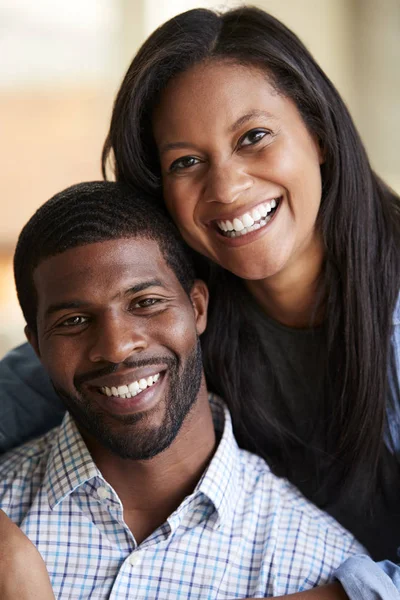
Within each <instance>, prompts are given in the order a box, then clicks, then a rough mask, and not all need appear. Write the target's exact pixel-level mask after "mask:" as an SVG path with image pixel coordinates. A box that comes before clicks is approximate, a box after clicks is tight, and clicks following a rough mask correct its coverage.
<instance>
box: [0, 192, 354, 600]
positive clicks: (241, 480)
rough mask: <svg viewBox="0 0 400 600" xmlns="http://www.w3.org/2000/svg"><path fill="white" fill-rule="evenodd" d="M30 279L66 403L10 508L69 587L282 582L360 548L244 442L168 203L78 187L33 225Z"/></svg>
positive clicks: (320, 570) (1, 468) (17, 465)
mask: <svg viewBox="0 0 400 600" xmlns="http://www.w3.org/2000/svg"><path fill="white" fill-rule="evenodd" d="M15 277H16V284H17V291H18V296H19V300H20V303H21V307H22V310H23V312H24V316H25V318H26V322H27V327H26V334H27V337H28V339H29V341H30V343H31V345H32V346H33V348H34V350H35V352H36V353H37V355H38V356H39V357H40V360H41V361H42V363H43V365H44V366H45V368H46V370H47V372H48V374H49V375H50V378H51V381H52V383H53V386H54V388H55V390H56V391H57V393H58V395H59V396H60V397H61V398H62V400H63V402H64V404H65V406H66V407H67V414H66V416H65V418H64V421H63V423H62V425H61V426H60V427H58V428H56V429H55V430H53V431H51V432H50V433H48V434H46V435H45V436H43V437H42V438H39V439H37V440H35V441H33V442H29V443H28V444H25V445H24V446H22V447H20V448H19V449H17V450H14V451H12V452H10V453H9V454H7V455H5V456H4V457H3V458H2V459H1V461H0V482H1V483H0V508H2V509H3V510H4V511H5V512H6V513H7V514H8V515H9V517H10V518H11V519H12V521H14V522H15V523H16V524H18V525H19V526H20V527H21V529H22V531H23V532H24V533H25V534H26V535H27V536H28V538H30V540H32V541H33V542H34V544H35V545H36V547H37V548H38V549H39V551H40V553H41V555H42V556H43V558H44V560H45V563H46V566H47V569H48V571H49V574H50V579H51V582H52V586H53V589H54V593H55V595H56V597H58V598H62V599H65V598H115V599H117V598H118V600H120V599H123V598H130V597H135V598H140V599H142V598H143V599H149V598H154V599H156V598H178V597H179V598H190V599H204V598H218V599H229V598H244V597H249V596H257V597H263V596H267V595H282V594H287V593H292V592H296V591H299V590H302V589H309V588H311V587H313V586H316V585H318V584H321V583H325V582H327V581H328V580H329V578H330V576H331V574H332V572H333V570H334V569H335V568H337V567H338V566H339V565H340V564H341V562H342V561H343V560H344V559H345V558H346V557H347V556H349V555H350V554H352V553H355V552H356V551H358V550H360V549H361V548H360V547H359V545H358V544H357V542H355V540H354V539H353V538H352V537H351V535H350V534H348V533H347V532H346V531H344V530H343V529H342V528H341V527H340V526H339V525H337V524H336V523H335V522H334V521H333V520H332V519H331V518H330V517H328V516H326V515H324V514H323V513H322V512H320V511H319V510H318V509H316V508H315V507H314V506H313V505H311V504H310V503H308V502H307V501H306V500H305V499H304V498H302V496H301V495H300V494H299V493H298V492H297V490H295V489H294V488H293V487H292V486H291V485H290V484H289V483H288V482H286V481H285V480H282V479H277V478H276V477H274V476H273V475H272V474H271V472H270V470H269V468H268V466H267V465H266V464H265V462H264V461H262V460H261V459H260V458H258V457H256V456H253V455H251V454H249V453H247V452H245V451H241V450H239V449H238V447H237V445H236V442H235V440H234V437H233V433H232V426H231V421H230V415H229V411H228V409H227V408H226V406H225V405H224V404H223V402H222V401H221V400H220V399H219V398H217V397H215V396H213V395H208V393H207V389H206V383H205V378H204V374H203V370H202V361H201V349H200V343H199V336H200V335H201V333H202V332H203V331H204V329H205V327H206V311H207V302H208V292H207V287H206V285H205V284H204V283H203V282H202V281H199V280H196V279H195V278H194V271H193V266H192V263H191V259H190V255H189V254H188V250H187V249H186V247H185V246H184V245H183V243H182V241H181V240H180V238H179V236H178V234H177V233H176V230H175V228H174V226H173V225H172V223H171V222H170V221H169V219H168V218H167V217H166V216H165V214H164V213H163V212H161V209H160V208H158V207H157V206H156V204H155V202H154V201H153V200H152V199H150V198H142V197H140V195H138V194H135V193H134V192H133V191H132V190H131V189H130V188H127V187H124V186H122V185H121V184H115V183H111V182H108V183H103V182H98V183H96V182H95V183H90V184H80V185H78V186H74V187H72V188H69V189H68V190H66V191H64V192H61V193H60V194H58V195H57V196H55V197H54V198H52V199H51V200H50V201H49V202H48V203H46V204H45V205H43V207H42V208H40V209H39V211H38V212H37V213H36V214H35V215H34V216H33V217H32V219H31V220H30V221H29V222H28V224H27V225H26V226H25V228H24V229H23V231H22V233H21V236H20V239H19V242H18V245H17V249H16V254H15ZM319 597H322V596H319Z"/></svg>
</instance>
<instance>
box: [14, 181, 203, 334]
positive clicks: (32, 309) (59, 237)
mask: <svg viewBox="0 0 400 600" xmlns="http://www.w3.org/2000/svg"><path fill="white" fill-rule="evenodd" d="M129 237H141V238H145V239H150V240H154V241H155V242H157V243H158V245H159V247H160V251H161V253H162V255H163V257H164V259H165V261H166V263H167V264H168V266H169V267H170V268H171V269H172V270H173V271H174V273H175V275H176V277H177V279H178V280H179V282H180V284H181V285H182V287H183V289H184V290H185V292H186V293H187V294H189V292H190V290H191V288H192V286H193V282H194V278H195V272H194V266H193V260H192V251H191V250H190V249H189V248H188V247H187V246H186V244H185V243H184V241H183V240H182V238H181V236H180V234H179V232H178V230H177V229H176V227H175V225H174V224H173V222H172V221H171V218H170V217H169V216H168V215H167V213H166V212H165V210H164V209H163V208H162V206H160V203H159V202H157V200H156V198H154V197H153V196H149V195H146V194H144V193H142V192H139V191H137V190H135V189H134V188H132V187H131V186H128V185H126V184H122V183H115V182H112V181H93V182H88V183H79V184H77V185H74V186H72V187H69V188H67V189H66V190H64V191H62V192H60V193H58V194H56V195H55V196H53V197H52V198H51V199H50V200H48V201H47V202H46V203H45V204H43V206H41V207H40V208H39V209H38V210H37V211H36V213H35V214H34V215H33V216H32V217H31V218H30V220H29V221H28V223H27V224H26V225H25V227H24V228H23V229H22V232H21V234H20V236H19V239H18V243H17V247H16V250H15V254H14V277H15V284H16V288H17V295H18V300H19V303H20V305H21V308H22V312H23V314H24V317H25V320H26V323H27V325H28V327H29V328H30V329H31V330H32V331H36V316H37V293H36V288H35V284H34V281H33V274H34V271H35V269H36V268H37V267H38V265H39V264H40V263H41V262H42V261H43V260H44V259H46V258H49V257H51V256H55V255H56V254H61V253H62V252H65V251H66V250H69V249H70V248H75V247H77V246H84V245H86V244H93V243H95V242H102V241H107V240H113V239H119V238H129Z"/></svg>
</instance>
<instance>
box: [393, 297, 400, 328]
mask: <svg viewBox="0 0 400 600" xmlns="http://www.w3.org/2000/svg"><path fill="white" fill-rule="evenodd" d="M392 322H393V325H400V292H399V295H398V296H397V301H396V305H395V307H394V311H393V321H392Z"/></svg>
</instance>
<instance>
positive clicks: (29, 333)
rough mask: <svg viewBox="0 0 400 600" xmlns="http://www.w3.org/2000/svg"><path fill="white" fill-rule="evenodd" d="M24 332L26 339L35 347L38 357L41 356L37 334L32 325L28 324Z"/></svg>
mask: <svg viewBox="0 0 400 600" xmlns="http://www.w3.org/2000/svg"><path fill="white" fill-rule="evenodd" d="M24 332H25V336H26V339H27V340H28V342H29V343H30V345H31V346H32V348H33V349H34V351H35V353H36V356H37V357H38V358H40V352H39V344H38V338H37V334H36V333H35V332H34V331H33V330H32V329H30V327H28V325H27V326H26V327H25V329H24Z"/></svg>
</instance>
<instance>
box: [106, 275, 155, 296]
mask: <svg viewBox="0 0 400 600" xmlns="http://www.w3.org/2000/svg"><path fill="white" fill-rule="evenodd" d="M149 287H163V284H162V282H161V280H160V279H149V280H148V281H141V282H140V283H137V284H136V285H132V286H131V287H129V288H128V289H127V290H126V291H125V292H124V296H128V295H129V294H137V293H138V292H142V291H143V290H146V289H147V288H149ZM117 295H118V294H117Z"/></svg>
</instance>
